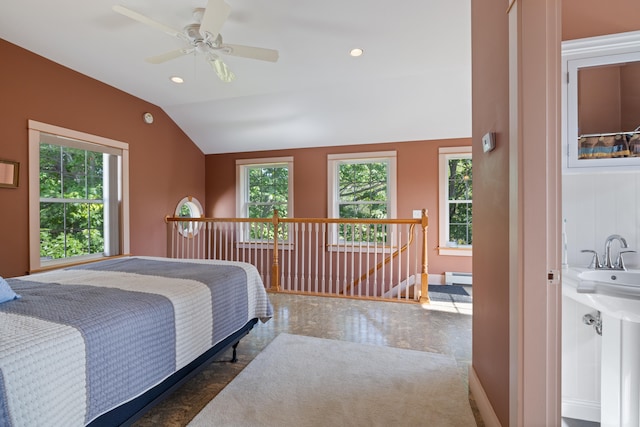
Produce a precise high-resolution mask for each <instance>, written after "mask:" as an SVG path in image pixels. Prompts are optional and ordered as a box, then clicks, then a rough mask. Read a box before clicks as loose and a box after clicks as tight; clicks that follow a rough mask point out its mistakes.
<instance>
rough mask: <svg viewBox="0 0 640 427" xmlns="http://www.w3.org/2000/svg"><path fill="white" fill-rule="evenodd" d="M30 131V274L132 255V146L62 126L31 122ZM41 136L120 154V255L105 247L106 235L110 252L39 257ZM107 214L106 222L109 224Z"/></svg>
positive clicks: (29, 122)
mask: <svg viewBox="0 0 640 427" xmlns="http://www.w3.org/2000/svg"><path fill="white" fill-rule="evenodd" d="M28 128H29V168H28V169H29V270H30V271H31V272H35V271H39V270H45V269H49V268H57V267H62V266H68V265H74V264H78V263H82V262H87V261H94V260H98V259H103V258H108V257H111V256H122V255H126V254H129V252H130V219H129V144H127V143H125V142H121V141H116V140H113V139H109V138H104V137H101V136H97V135H92V134H88V133H84V132H79V131H75V130H72V129H66V128H63V127H60V126H55V125H50V124H46V123H41V122H37V121H35V120H29V121H28ZM42 134H49V135H52V136H54V137H58V138H62V139H68V140H71V142H70V144H72V145H74V146H76V147H84V148H82V149H86V150H89V151H91V150H92V148H93V151H95V146H96V145H97V146H99V147H101V148H103V149H104V150H105V152H110V153H117V155H118V156H119V157H120V159H121V160H120V162H118V163H119V164H118V165H117V172H116V173H117V181H118V183H119V184H120V185H119V188H118V189H117V193H118V198H119V208H118V210H117V213H118V223H119V229H118V231H117V239H118V248H117V249H116V251H117V252H118V253H117V254H111V253H110V250H109V249H108V248H107V247H106V246H107V245H108V243H107V240H108V237H107V235H108V234H109V233H106V235H105V251H106V252H108V253H102V254H91V255H79V256H73V257H68V258H62V259H57V260H50V261H42V259H41V257H40V143H41V140H42ZM107 221H108V219H107V213H106V212H105V222H107Z"/></svg>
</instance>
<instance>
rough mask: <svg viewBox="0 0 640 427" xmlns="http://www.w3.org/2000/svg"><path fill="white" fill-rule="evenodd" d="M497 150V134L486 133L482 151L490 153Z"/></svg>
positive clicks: (483, 138)
mask: <svg viewBox="0 0 640 427" xmlns="http://www.w3.org/2000/svg"><path fill="white" fill-rule="evenodd" d="M494 148H496V134H495V133H493V132H488V133H485V134H484V136H483V137H482V151H484V152H485V153H488V152H489V151H491V150H493V149H494Z"/></svg>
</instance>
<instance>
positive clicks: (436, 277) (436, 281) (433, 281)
mask: <svg viewBox="0 0 640 427" xmlns="http://www.w3.org/2000/svg"><path fill="white" fill-rule="evenodd" d="M429 284H430V285H444V274H435V273H433V274H431V273H430V274H429Z"/></svg>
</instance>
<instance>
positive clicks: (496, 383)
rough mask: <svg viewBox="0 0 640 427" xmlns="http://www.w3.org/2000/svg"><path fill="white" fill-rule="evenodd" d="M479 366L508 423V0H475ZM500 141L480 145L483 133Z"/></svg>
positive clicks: (476, 365)
mask: <svg viewBox="0 0 640 427" xmlns="http://www.w3.org/2000/svg"><path fill="white" fill-rule="evenodd" d="M471 4H472V8H471V28H472V32H471V36H472V57H473V58H472V108H473V156H474V158H473V168H474V171H473V178H474V189H473V191H474V199H475V201H474V205H473V221H474V242H473V244H474V251H473V276H474V277H473V281H474V286H473V368H474V370H475V372H476V375H477V376H478V379H479V380H480V382H481V384H482V387H483V388H484V391H485V393H486V394H487V397H488V399H489V401H490V402H491V404H492V406H493V411H494V412H495V414H496V416H497V417H498V419H499V420H500V423H501V424H502V425H503V426H507V425H509V141H508V135H509V63H508V60H509V57H508V49H509V45H508V40H509V31H508V30H509V28H508V16H507V15H506V14H505V7H506V6H505V4H506V2H504V1H502V0H491V1H482V2H480V1H472V2H471ZM487 132H495V133H496V148H495V150H494V151H492V152H490V153H486V154H484V153H483V152H482V147H481V145H480V144H481V140H482V135H484V134H485V133H487Z"/></svg>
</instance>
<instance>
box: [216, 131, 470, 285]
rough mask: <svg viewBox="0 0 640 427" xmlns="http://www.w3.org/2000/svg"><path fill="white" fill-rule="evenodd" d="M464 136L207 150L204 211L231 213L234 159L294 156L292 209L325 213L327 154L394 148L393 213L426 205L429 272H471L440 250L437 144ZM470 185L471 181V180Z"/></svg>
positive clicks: (407, 214)
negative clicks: (256, 149) (238, 150)
mask: <svg viewBox="0 0 640 427" xmlns="http://www.w3.org/2000/svg"><path fill="white" fill-rule="evenodd" d="M470 143H471V141H470V140H469V139H451V140H438V141H415V142H398V143H385V144H369V145H351V146H335V147H320V148H302V149H294V150H277V151H261V152H251V153H231V154H211V155H207V156H206V171H207V172H206V200H207V204H206V208H205V211H206V215H208V216H215V217H234V216H236V172H235V168H236V166H235V162H236V159H260V158H269V157H283V156H293V188H294V207H293V210H294V215H295V216H296V217H298V218H318V217H321V218H323V217H326V216H327V155H328V154H339V153H360V152H362V153H365V152H368V151H369V152H370V151H387V150H396V151H397V156H398V157H397V162H398V163H397V166H398V217H399V218H411V216H412V212H413V210H414V209H423V208H424V209H427V210H428V211H429V229H428V247H429V253H428V257H429V272H430V273H431V274H442V273H444V272H445V271H463V272H471V258H470V257H459V256H439V255H438V251H437V246H438V147H447V146H464V145H470ZM474 185H475V184H474Z"/></svg>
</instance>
